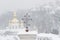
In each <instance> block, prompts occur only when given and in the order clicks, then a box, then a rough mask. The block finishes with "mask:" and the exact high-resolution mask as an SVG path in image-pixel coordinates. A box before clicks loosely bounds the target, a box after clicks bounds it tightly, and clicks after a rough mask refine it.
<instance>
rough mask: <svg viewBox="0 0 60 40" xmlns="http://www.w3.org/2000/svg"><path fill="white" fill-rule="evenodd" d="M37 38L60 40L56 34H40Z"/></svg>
mask: <svg viewBox="0 0 60 40" xmlns="http://www.w3.org/2000/svg"><path fill="white" fill-rule="evenodd" d="M37 36H38V38H48V39H49V40H60V36H59V35H55V34H46V33H40V34H38V35H37Z"/></svg>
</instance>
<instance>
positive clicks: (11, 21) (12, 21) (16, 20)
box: [9, 12, 19, 23]
mask: <svg viewBox="0 0 60 40" xmlns="http://www.w3.org/2000/svg"><path fill="white" fill-rule="evenodd" d="M9 23H19V20H18V19H17V15H16V12H14V13H13V19H12V20H9Z"/></svg>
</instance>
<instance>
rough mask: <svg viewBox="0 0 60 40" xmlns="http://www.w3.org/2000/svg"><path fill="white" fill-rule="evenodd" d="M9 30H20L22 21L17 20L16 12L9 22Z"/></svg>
mask: <svg viewBox="0 0 60 40" xmlns="http://www.w3.org/2000/svg"><path fill="white" fill-rule="evenodd" d="M9 28H10V29H18V28H20V21H19V20H18V19H17V15H16V12H13V18H12V19H11V20H9Z"/></svg>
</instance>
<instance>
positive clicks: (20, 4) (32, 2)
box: [0, 0, 49, 13]
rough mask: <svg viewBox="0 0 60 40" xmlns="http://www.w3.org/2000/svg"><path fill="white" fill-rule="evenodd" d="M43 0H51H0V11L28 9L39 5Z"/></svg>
mask: <svg viewBox="0 0 60 40" xmlns="http://www.w3.org/2000/svg"><path fill="white" fill-rule="evenodd" d="M42 1H46V2H47V1H49V0H0V13H2V12H4V11H9V10H18V9H28V8H32V7H36V6H39V5H40V4H41V3H42Z"/></svg>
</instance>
